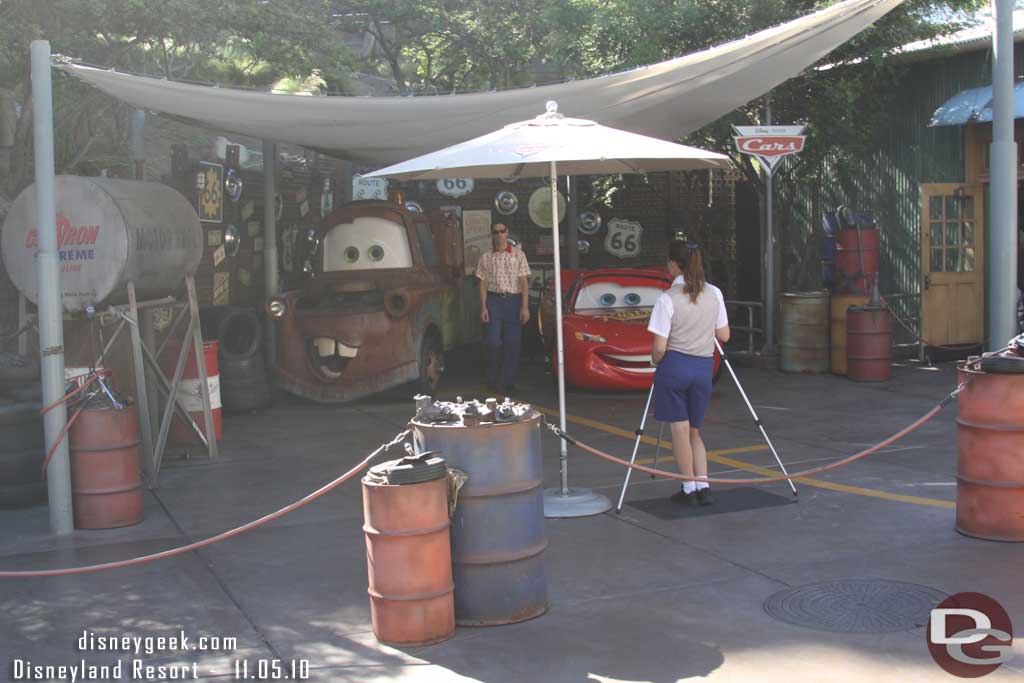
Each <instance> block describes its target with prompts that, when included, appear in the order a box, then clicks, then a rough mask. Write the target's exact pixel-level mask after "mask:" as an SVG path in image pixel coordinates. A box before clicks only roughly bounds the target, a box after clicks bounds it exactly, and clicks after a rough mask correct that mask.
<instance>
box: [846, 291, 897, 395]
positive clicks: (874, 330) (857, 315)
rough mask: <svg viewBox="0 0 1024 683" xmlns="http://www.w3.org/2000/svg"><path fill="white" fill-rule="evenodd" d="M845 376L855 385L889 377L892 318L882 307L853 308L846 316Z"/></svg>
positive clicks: (879, 380)
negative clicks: (855, 383)
mask: <svg viewBox="0 0 1024 683" xmlns="http://www.w3.org/2000/svg"><path fill="white" fill-rule="evenodd" d="M846 364H847V367H846V374H847V376H848V377H849V378H850V379H852V380H854V381H856V382H884V381H886V380H888V379H889V378H891V377H892V314H891V313H889V309H887V308H885V307H884V306H853V307H851V308H850V309H849V310H848V311H847V313H846Z"/></svg>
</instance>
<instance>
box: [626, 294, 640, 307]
mask: <svg viewBox="0 0 1024 683" xmlns="http://www.w3.org/2000/svg"><path fill="white" fill-rule="evenodd" d="M625 301H626V305H627V306H639V305H640V295H639V294H637V293H636V292H630V293H629V294H627V295H626V298H625Z"/></svg>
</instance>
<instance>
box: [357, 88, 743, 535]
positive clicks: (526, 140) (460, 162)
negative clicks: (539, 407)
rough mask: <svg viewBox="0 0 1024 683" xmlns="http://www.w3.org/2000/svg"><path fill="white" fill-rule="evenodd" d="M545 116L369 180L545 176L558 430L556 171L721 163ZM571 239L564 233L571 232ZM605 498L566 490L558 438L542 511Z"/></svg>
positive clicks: (605, 505) (723, 160) (594, 504)
mask: <svg viewBox="0 0 1024 683" xmlns="http://www.w3.org/2000/svg"><path fill="white" fill-rule="evenodd" d="M546 108H547V113H545V114H541V115H540V116H538V117H536V118H534V119H530V120H528V121H520V122H518V123H511V124H509V125H507V126H505V127H504V128H502V129H500V130H497V131H495V132H493V133H488V134H487V135H483V136H481V137H478V138H474V139H472V140H468V141H467V142H462V143H460V144H457V145H452V146H451V147H446V148H445V149H442V150H439V151H437V152H432V153H430V154H425V155H423V156H420V157H416V158H415V159H411V160H409V161H405V162H402V163H400V164H395V165H393V166H388V167H387V168H382V169H380V170H379V171H374V172H373V173H369V174H367V176H368V177H374V176H387V177H389V178H397V179H408V180H416V179H437V178H511V177H522V178H527V177H531V178H535V177H543V176H550V178H551V214H552V218H551V222H552V228H551V230H552V233H553V235H552V236H553V242H552V243H553V244H554V245H555V248H554V260H555V264H554V268H555V312H556V315H557V323H556V325H555V339H556V344H555V345H556V353H557V357H558V415H559V425H560V426H561V428H562V429H563V430H564V429H565V358H564V351H563V345H562V278H561V259H560V256H559V249H558V202H557V197H558V190H557V187H556V185H557V178H558V173H559V172H561V173H562V174H564V175H598V174H607V173H650V172H654V171H670V170H694V169H708V168H726V167H728V166H729V158H728V157H727V156H725V155H724V154H718V153H716V152H708V151H705V150H702V149H697V148H695V147H687V146H685V145H679V144H676V143H674V142H666V141H665V140H659V139H657V138H651V137H647V136H645V135H637V134H636V133H630V132H628V131H624V130H619V129H617V128H609V127H607V126H602V125H600V124H597V123H595V122H593V121H589V120H586V119H571V118H566V117H565V116H563V115H562V114H560V113H558V104H557V103H556V102H554V101H549V102H548V103H547V107H546ZM570 237H571V236H570ZM610 507H611V501H609V500H608V499H607V498H606V497H605V496H601V495H596V494H594V493H593V492H591V491H589V490H587V489H578V488H576V489H571V488H569V468H568V456H567V448H566V443H565V441H564V440H562V441H561V486H560V488H558V489H548V490H547V491H545V499H544V514H545V515H546V516H548V517H578V516H584V515H591V514H598V513H601V512H604V511H605V510H608V509H609V508H610Z"/></svg>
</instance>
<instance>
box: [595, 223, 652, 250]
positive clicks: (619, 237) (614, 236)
mask: <svg viewBox="0 0 1024 683" xmlns="http://www.w3.org/2000/svg"><path fill="white" fill-rule="evenodd" d="M643 231H644V228H643V226H642V225H640V224H639V223H637V222H636V221H627V220H623V219H621V218H613V219H611V220H610V221H608V235H607V236H605V238H604V248H605V251H607V252H608V253H609V254H614V255H615V256H618V257H619V258H633V257H634V256H639V255H640V236H641V235H642V234H643Z"/></svg>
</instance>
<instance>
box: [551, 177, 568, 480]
mask: <svg viewBox="0 0 1024 683" xmlns="http://www.w3.org/2000/svg"><path fill="white" fill-rule="evenodd" d="M557 173H558V172H557V170H556V164H555V162H554V161H552V162H551V235H552V244H553V247H552V249H551V251H552V252H553V253H554V256H555V317H556V320H555V347H556V350H555V353H557V354H558V426H559V427H561V428H562V432H565V348H564V346H563V344H562V259H561V255H560V253H559V252H561V249H559V248H558V175H557ZM558 449H559V451H558V452H559V460H558V463H559V472H560V474H561V486H562V495H563V496H567V495H569V447H568V444H566V442H565V439H559V440H558Z"/></svg>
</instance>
